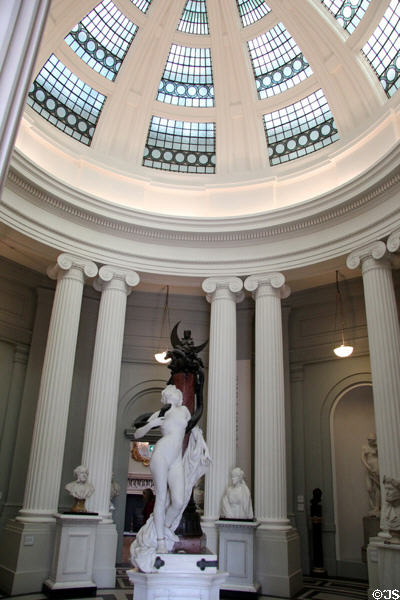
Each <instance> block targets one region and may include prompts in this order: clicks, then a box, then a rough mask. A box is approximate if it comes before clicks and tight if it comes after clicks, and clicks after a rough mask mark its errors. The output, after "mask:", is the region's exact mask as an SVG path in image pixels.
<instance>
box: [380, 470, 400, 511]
mask: <svg viewBox="0 0 400 600" xmlns="http://www.w3.org/2000/svg"><path fill="white" fill-rule="evenodd" d="M383 487H384V488H385V499H386V502H388V504H392V505H395V506H397V505H398V504H400V481H398V480H397V479H394V478H393V477H387V476H386V475H385V476H384V478H383Z"/></svg>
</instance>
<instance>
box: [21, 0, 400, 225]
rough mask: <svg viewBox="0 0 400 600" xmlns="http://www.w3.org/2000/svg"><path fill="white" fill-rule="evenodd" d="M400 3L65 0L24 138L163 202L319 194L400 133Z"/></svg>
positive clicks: (111, 183)
mask: <svg viewBox="0 0 400 600" xmlns="http://www.w3.org/2000/svg"><path fill="white" fill-rule="evenodd" d="M399 19H400V0H351V2H350V1H349V0H343V1H342V0H304V2H301V3H300V2H293V1H292V0H268V2H265V1H263V0H151V1H150V0H102V1H101V2H96V1H95V0H83V1H82V2H73V1H69V0H53V2H52V3H51V9H50V16H49V20H48V24H47V28H46V31H45V35H44V39H43V43H42V46H41V48H40V52H39V56H38V59H37V64H36V70H35V75H34V80H33V82H32V86H31V89H30V91H29V95H28V100H27V107H26V110H25V114H24V118H23V121H22V125H21V128H20V133H19V137H18V140H17V145H16V152H17V153H19V154H20V155H21V156H23V157H24V160H27V161H30V162H31V163H32V164H33V165H37V167H39V169H41V171H46V172H48V173H49V176H50V179H54V181H58V182H60V184H61V185H65V186H67V187H68V186H69V187H71V186H72V187H75V186H79V189H80V190H82V191H83V192H84V193H85V194H89V195H92V196H94V197H96V198H99V199H101V200H104V201H107V202H112V203H113V204H123V205H124V206H130V207H133V208H136V209H139V210H143V211H148V212H155V213H160V214H163V213H168V214H180V215H183V216H195V217H204V216H207V217H209V216H218V217H220V216H235V215H238V214H254V213H265V212H266V211H268V210H271V209H276V208H281V207H284V206H289V205H292V204H297V203H299V202H304V201H306V200H312V199H313V198H319V197H321V195H323V194H327V193H331V192H332V190H335V189H338V188H340V187H341V186H343V185H345V184H347V183H349V182H350V181H354V180H355V179H356V178H358V177H361V176H364V175H365V174H366V173H368V172H369V171H370V169H372V168H377V166H378V165H379V162H380V161H382V160H383V159H384V158H385V157H386V156H387V155H388V153H390V152H391V151H392V150H393V149H394V148H395V147H396V146H397V145H398V141H399V133H398V132H399V131H400V126H399V125H400V123H399V121H400V117H399V114H400V112H399V102H400V101H399V94H398V93H397V91H398V87H399V85H400V36H399V31H400V28H399ZM161 189H162V193H160V190H161ZM233 191H234V195H233V196H232V192H233ZM182 196H184V198H185V199H184V202H181V201H179V202H178V200H177V198H178V197H179V198H182ZM203 197H204V198H203ZM199 198H203V199H202V201H200V202H199Z"/></svg>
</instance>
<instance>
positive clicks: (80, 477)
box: [74, 465, 89, 483]
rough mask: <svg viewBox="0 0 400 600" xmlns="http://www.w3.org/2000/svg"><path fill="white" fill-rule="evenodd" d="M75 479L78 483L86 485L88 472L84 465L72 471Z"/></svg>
mask: <svg viewBox="0 0 400 600" xmlns="http://www.w3.org/2000/svg"><path fill="white" fill-rule="evenodd" d="M74 475H75V479H76V481H77V482H78V483H86V482H87V480H88V477H89V471H88V469H87V467H85V466H84V465H79V466H78V467H75V469H74Z"/></svg>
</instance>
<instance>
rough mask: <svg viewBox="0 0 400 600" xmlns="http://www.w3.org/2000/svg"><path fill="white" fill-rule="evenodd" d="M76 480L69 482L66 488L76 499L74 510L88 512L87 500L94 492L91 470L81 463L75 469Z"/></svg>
mask: <svg viewBox="0 0 400 600" xmlns="http://www.w3.org/2000/svg"><path fill="white" fill-rule="evenodd" d="M74 475H75V481H71V482H70V483H67V485H66V486H65V489H66V490H67V492H68V493H69V494H71V496H72V497H73V498H74V499H75V503H74V505H73V507H72V509H71V510H72V512H82V513H84V512H87V511H86V508H85V500H86V499H87V498H90V496H91V495H92V494H93V492H94V486H93V484H92V483H90V481H88V479H89V471H88V469H87V467H85V466H84V465H79V466H78V467H76V468H75V469H74Z"/></svg>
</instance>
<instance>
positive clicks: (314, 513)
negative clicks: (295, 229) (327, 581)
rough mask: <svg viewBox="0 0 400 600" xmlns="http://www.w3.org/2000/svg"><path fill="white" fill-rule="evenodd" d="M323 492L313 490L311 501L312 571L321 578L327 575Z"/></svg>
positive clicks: (317, 489)
mask: <svg viewBox="0 0 400 600" xmlns="http://www.w3.org/2000/svg"><path fill="white" fill-rule="evenodd" d="M321 498H322V491H321V490H320V489H319V488H315V489H314V490H313V497H312V498H311V501H310V516H311V529H312V570H311V572H312V573H313V574H315V575H316V574H318V575H319V576H321V575H324V574H325V573H326V571H325V568H324V555H323V551H322V505H321Z"/></svg>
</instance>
